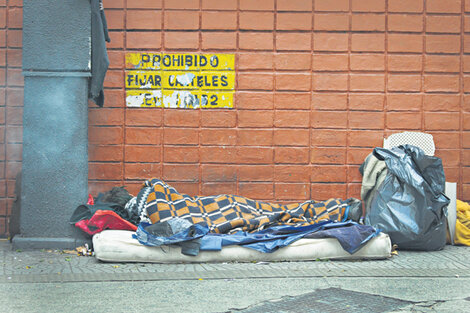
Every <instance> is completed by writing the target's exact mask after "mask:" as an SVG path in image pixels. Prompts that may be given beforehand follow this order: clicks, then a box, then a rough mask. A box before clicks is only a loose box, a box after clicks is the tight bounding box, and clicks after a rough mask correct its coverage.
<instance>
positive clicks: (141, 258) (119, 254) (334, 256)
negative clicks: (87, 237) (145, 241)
mask: <svg viewBox="0 0 470 313" xmlns="http://www.w3.org/2000/svg"><path fill="white" fill-rule="evenodd" d="M133 233H134V232H132V231H126V230H105V231H103V232H101V233H98V234H96V235H94V236H93V247H94V250H95V256H96V258H97V259H99V260H101V261H105V262H153V263H191V262H193V263H202V262H231V261H236V262H252V261H308V260H316V259H330V260H357V259H385V258H388V257H390V256H391V247H392V246H391V242H390V238H389V236H388V235H386V234H384V233H380V234H379V235H378V236H377V237H375V238H373V239H371V240H370V241H369V242H368V243H367V244H366V245H365V246H363V247H362V248H361V249H360V250H358V251H356V253H354V254H349V253H348V252H347V251H345V250H344V249H343V248H342V247H341V245H340V244H339V242H338V240H336V239H335V238H324V239H300V240H297V241H296V242H294V243H292V244H290V245H289V246H287V247H284V248H281V249H279V250H277V251H275V252H273V253H263V252H259V251H256V250H253V249H250V248H243V247H241V246H226V247H224V248H223V249H222V250H221V251H200V252H199V255H198V256H195V257H193V256H187V255H184V254H182V253H181V248H180V247H178V246H173V245H172V246H161V247H148V246H144V245H141V244H140V243H139V242H138V241H137V239H133V238H132V234H133Z"/></svg>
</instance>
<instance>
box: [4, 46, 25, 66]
mask: <svg viewBox="0 0 470 313" xmlns="http://www.w3.org/2000/svg"><path fill="white" fill-rule="evenodd" d="M6 55H7V57H8V66H15V67H21V65H22V64H23V63H22V57H23V53H22V50H20V49H8V50H7V52H6ZM3 61H5V58H3ZM5 64H6V63H4V65H5Z"/></svg>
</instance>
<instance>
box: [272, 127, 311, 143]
mask: <svg viewBox="0 0 470 313" xmlns="http://www.w3.org/2000/svg"><path fill="white" fill-rule="evenodd" d="M308 144H309V130H308V129H275V130H274V145H277V146H308Z"/></svg>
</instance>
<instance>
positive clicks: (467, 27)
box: [463, 15, 470, 33]
mask: <svg viewBox="0 0 470 313" xmlns="http://www.w3.org/2000/svg"><path fill="white" fill-rule="evenodd" d="M463 19H464V29H463V31H464V32H466V33H468V32H470V16H469V15H464V17H463Z"/></svg>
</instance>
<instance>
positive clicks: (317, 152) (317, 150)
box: [310, 147, 346, 164]
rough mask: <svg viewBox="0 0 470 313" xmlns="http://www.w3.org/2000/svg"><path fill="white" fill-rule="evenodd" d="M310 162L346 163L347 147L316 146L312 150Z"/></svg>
mask: <svg viewBox="0 0 470 313" xmlns="http://www.w3.org/2000/svg"><path fill="white" fill-rule="evenodd" d="M310 162H312V163H314V164H344V163H345V162H346V148H333V147H328V148H323V147H314V148H312V149H311V151H310Z"/></svg>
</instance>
